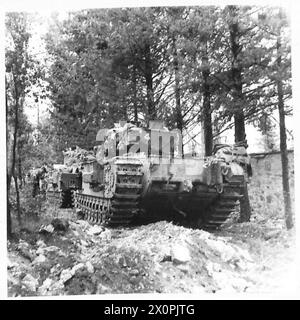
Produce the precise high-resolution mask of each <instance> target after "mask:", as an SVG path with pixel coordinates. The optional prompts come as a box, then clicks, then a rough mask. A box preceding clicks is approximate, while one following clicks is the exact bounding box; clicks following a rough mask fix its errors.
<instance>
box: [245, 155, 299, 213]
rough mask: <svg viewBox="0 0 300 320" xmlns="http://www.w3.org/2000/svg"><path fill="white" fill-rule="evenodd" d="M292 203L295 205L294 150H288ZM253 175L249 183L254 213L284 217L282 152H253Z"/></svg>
mask: <svg viewBox="0 0 300 320" xmlns="http://www.w3.org/2000/svg"><path fill="white" fill-rule="evenodd" d="M288 157H289V177H290V190H291V197H292V205H293V207H294V198H295V195H294V152H293V150H290V151H289V152H288ZM251 165H252V169H253V176H252V179H251V182H250V184H249V198H250V202H251V207H252V209H253V214H254V215H255V214H259V215H263V216H266V217H268V216H278V217H282V216H283V213H284V211H283V210H284V205H283V195H282V172H281V155H280V152H270V153H255V154H251Z"/></svg>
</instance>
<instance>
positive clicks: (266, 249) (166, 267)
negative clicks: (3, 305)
mask: <svg viewBox="0 0 300 320" xmlns="http://www.w3.org/2000/svg"><path fill="white" fill-rule="evenodd" d="M72 214H73V212H72V210H62V209H60V210H54V211H53V210H52V212H50V213H49V211H48V213H47V214H45V215H44V216H43V218H40V219H37V220H36V223H35V224H34V223H31V224H29V225H30V226H31V228H30V227H29V226H28V227H27V228H23V229H22V230H21V231H20V232H19V233H18V238H15V239H14V240H12V241H10V242H8V292H9V296H11V297H15V296H44V295H51V296H55V295H78V294H81V295H82V294H108V293H109V294H117V293H197V294H212V293H228V292H229V293H274V292H278V293H281V292H285V290H290V286H291V285H293V284H294V282H295V281H294V278H293V277H294V273H292V272H294V271H295V270H294V269H293V268H294V267H295V265H294V261H293V258H294V254H295V251H294V248H295V246H294V244H295V237H294V232H293V231H289V232H287V231H285V230H284V229H283V228H282V227H281V225H282V222H280V221H279V222H280V223H279V222H278V221H277V222H278V223H271V224H270V223H269V224H268V223H266V222H259V221H252V222H249V223H242V224H232V225H228V226H226V227H225V228H224V229H223V230H221V231H218V232H215V233H208V232H206V231H203V230H197V229H190V228H186V227H183V226H177V225H174V224H172V223H170V222H166V221H160V222H156V223H151V224H148V225H140V226H134V227H127V228H114V229H109V228H103V227H100V226H93V225H91V224H89V223H88V222H86V221H82V220H75V219H74V218H72ZM53 215H55V217H59V218H60V219H61V221H62V222H64V223H65V225H66V227H65V228H64V229H63V230H54V231H53V230H49V229H47V228H45V230H44V232H41V230H40V225H41V221H42V222H43V224H44V225H45V226H47V224H49V223H50V221H51V219H50V218H51V217H52V218H53ZM39 230H40V232H39ZM42 231H43V230H42Z"/></svg>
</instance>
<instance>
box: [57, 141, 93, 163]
mask: <svg viewBox="0 0 300 320" xmlns="http://www.w3.org/2000/svg"><path fill="white" fill-rule="evenodd" d="M63 155H64V164H65V165H66V166H71V165H74V164H80V163H81V162H84V161H93V160H96V157H95V155H94V151H88V150H85V149H82V148H79V147H78V146H76V148H75V149H74V150H71V149H69V150H67V151H64V152H63Z"/></svg>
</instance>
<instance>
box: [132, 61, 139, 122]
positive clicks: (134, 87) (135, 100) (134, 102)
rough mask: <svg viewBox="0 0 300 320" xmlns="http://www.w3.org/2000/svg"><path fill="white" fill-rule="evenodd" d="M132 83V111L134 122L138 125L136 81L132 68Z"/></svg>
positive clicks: (134, 69) (134, 71)
mask: <svg viewBox="0 0 300 320" xmlns="http://www.w3.org/2000/svg"><path fill="white" fill-rule="evenodd" d="M132 83H133V109H134V122H135V124H136V125H138V121H139V119H138V103H137V86H136V84H137V79H136V67H135V65H134V66H133V71H132Z"/></svg>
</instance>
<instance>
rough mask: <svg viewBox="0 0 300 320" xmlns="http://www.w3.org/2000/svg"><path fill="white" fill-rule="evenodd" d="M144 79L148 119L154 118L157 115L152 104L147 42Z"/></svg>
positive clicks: (151, 76) (150, 62) (149, 56)
mask: <svg viewBox="0 0 300 320" xmlns="http://www.w3.org/2000/svg"><path fill="white" fill-rule="evenodd" d="M145 80H146V88H147V103H148V117H149V120H154V119H156V118H157V115H156V110H155V106H154V93H153V70H152V61H151V52H150V45H149V44H146V46H145Z"/></svg>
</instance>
